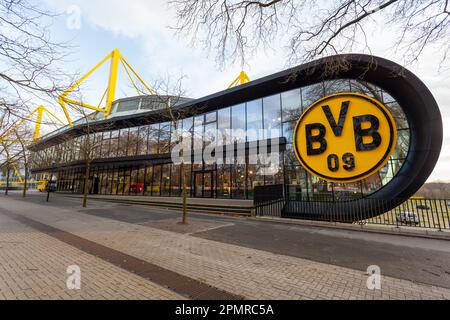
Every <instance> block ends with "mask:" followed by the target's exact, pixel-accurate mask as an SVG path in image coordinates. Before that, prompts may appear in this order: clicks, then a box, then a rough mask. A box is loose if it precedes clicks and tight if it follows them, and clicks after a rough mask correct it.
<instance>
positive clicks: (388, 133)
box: [294, 92, 397, 183]
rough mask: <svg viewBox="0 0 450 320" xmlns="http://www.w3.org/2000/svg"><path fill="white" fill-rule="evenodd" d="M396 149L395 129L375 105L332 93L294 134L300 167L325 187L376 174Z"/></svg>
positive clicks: (364, 98) (359, 96)
mask: <svg viewBox="0 0 450 320" xmlns="http://www.w3.org/2000/svg"><path fill="white" fill-rule="evenodd" d="M396 145H397V127H396V126H395V121H394V119H393V117H392V115H391V113H390V112H389V110H388V109H387V108H386V107H385V106H384V105H383V104H382V103H381V102H379V101H377V100H376V99H374V98H371V97H369V96H366V95H362V94H358V93H347V92H343V93H336V94H333V95H331V96H328V97H325V98H322V99H320V100H318V101H316V102H314V103H313V104H312V105H311V106H310V107H309V108H308V109H306V111H305V112H304V113H303V114H302V115H301V117H300V119H299V120H298V122H297V125H296V127H295V130H294V149H295V154H296V156H297V159H298V160H299V161H300V163H301V164H302V166H303V167H304V168H305V169H306V170H308V171H309V172H311V173H312V174H314V175H316V176H318V177H319V178H321V179H324V180H326V181H330V182H344V183H346V182H355V181H359V180H362V179H364V178H367V177H368V176H370V175H372V174H374V173H375V172H377V171H378V170H380V169H381V168H382V167H383V166H384V165H385V164H386V162H387V161H388V159H389V158H390V156H391V155H392V152H393V151H394V149H395V146H396Z"/></svg>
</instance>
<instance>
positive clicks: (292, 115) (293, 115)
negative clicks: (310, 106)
mask: <svg viewBox="0 0 450 320" xmlns="http://www.w3.org/2000/svg"><path fill="white" fill-rule="evenodd" d="M281 107H282V109H283V121H293V120H296V119H298V118H299V117H300V115H301V113H302V100H301V95H300V89H295V90H291V91H287V92H283V93H282V94H281Z"/></svg>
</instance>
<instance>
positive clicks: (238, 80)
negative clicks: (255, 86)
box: [228, 71, 250, 89]
mask: <svg viewBox="0 0 450 320" xmlns="http://www.w3.org/2000/svg"><path fill="white" fill-rule="evenodd" d="M247 82H250V78H249V77H248V75H247V74H246V73H245V71H241V73H239V75H238V76H237V78H236V79H234V80H233V82H232V83H231V84H230V85H229V86H228V89H231V88H233V87H237V86H240V85H241V84H244V83H247Z"/></svg>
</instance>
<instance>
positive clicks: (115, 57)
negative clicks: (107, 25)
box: [58, 49, 155, 127]
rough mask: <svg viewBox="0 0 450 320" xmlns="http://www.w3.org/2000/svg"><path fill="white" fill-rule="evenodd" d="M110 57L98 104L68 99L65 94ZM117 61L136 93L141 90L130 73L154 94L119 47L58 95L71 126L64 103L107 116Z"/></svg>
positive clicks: (114, 92) (117, 65)
mask: <svg viewBox="0 0 450 320" xmlns="http://www.w3.org/2000/svg"><path fill="white" fill-rule="evenodd" d="M109 59H111V66H110V71H109V80H108V86H107V88H106V91H105V94H104V95H103V97H102V99H101V100H100V103H99V105H98V106H97V107H96V106H93V105H90V104H87V103H83V102H80V101H76V100H73V99H69V98H68V97H67V96H68V94H69V93H71V92H72V91H73V90H74V89H75V88H77V87H79V86H80V85H81V83H83V81H85V80H86V79H87V78H88V77H89V76H90V75H91V74H93V73H94V72H95V71H96V70H97V69H98V68H100V67H101V66H102V65H103V64H104V63H105V62H106V61H108V60H109ZM119 63H121V64H122V66H123V67H124V69H125V71H126V73H127V75H128V77H129V78H130V80H131V83H132V84H133V87H134V88H135V89H136V91H137V93H138V95H141V94H142V92H141V91H140V90H139V88H138V87H137V85H136V82H135V80H133V77H132V75H131V73H132V74H134V75H135V76H136V78H137V79H138V80H139V82H140V83H141V84H142V85H143V86H144V87H145V88H146V89H147V91H148V92H149V93H150V94H152V95H154V94H155V93H154V92H153V91H152V89H150V87H149V86H148V85H147V84H146V83H145V82H144V80H142V78H141V77H140V76H139V75H138V74H137V72H136V71H135V70H134V69H133V67H131V65H130V64H129V63H128V62H127V60H125V58H124V57H123V56H122V54H121V53H120V51H119V49H114V50H113V51H112V52H111V53H110V54H108V55H107V56H106V57H105V58H104V59H103V60H102V61H100V62H99V63H98V64H97V65H96V66H95V67H94V68H92V69H91V70H90V71H89V72H88V73H86V74H85V75H84V76H83V77H81V78H80V79H79V80H78V81H77V82H75V83H74V84H73V85H72V86H71V87H70V88H69V89H67V90H66V91H64V92H63V93H62V94H61V95H60V96H59V99H58V101H59V104H60V105H61V107H62V109H63V111H64V114H65V115H66V118H67V121H68V123H69V125H70V126H71V127H72V126H73V124H72V120H71V119H70V116H69V112H68V111H67V107H66V104H72V105H76V106H79V107H83V108H88V109H91V110H94V111H97V112H102V113H104V114H105V118H107V117H108V116H109V114H110V113H111V107H112V104H113V102H114V100H115V94H116V87H117V77H118V72H119ZM105 96H106V103H105V106H104V107H101V104H102V102H103V100H104V99H105Z"/></svg>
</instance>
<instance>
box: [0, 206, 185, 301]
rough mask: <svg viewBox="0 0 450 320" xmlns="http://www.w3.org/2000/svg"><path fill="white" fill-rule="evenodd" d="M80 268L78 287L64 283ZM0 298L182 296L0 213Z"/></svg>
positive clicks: (152, 297) (166, 297) (121, 298)
mask: <svg viewBox="0 0 450 320" xmlns="http://www.w3.org/2000/svg"><path fill="white" fill-rule="evenodd" d="M71 265H78V266H79V267H80V269H81V288H80V290H69V289H68V288H67V286H66V281H67V277H68V276H69V275H68V274H67V273H66V270H67V267H68V266H71ZM0 299H8V300H11V299H101V300H104V299H120V300H124V299H183V297H182V296H179V295H177V294H176V293H174V292H172V291H170V290H167V289H165V288H163V287H160V286H158V285H155V284H153V283H151V282H150V281H147V280H144V279H142V278H141V277H139V276H136V275H134V274H133V273H130V272H127V271H124V270H122V269H121V268H118V267H115V266H113V265H112V264H109V263H108V262H105V261H103V260H101V259H99V258H96V257H94V256H92V255H89V254H86V253H84V252H83V251H80V250H78V249H75V248H74V247H72V246H70V245H67V244H65V243H63V242H60V241H58V240H55V239H54V238H52V237H50V236H48V235H45V234H44V233H42V232H38V231H36V230H34V229H32V228H29V227H27V226H25V225H23V224H21V223H18V222H17V221H15V220H12V219H11V218H8V217H5V216H4V215H2V214H0Z"/></svg>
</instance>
